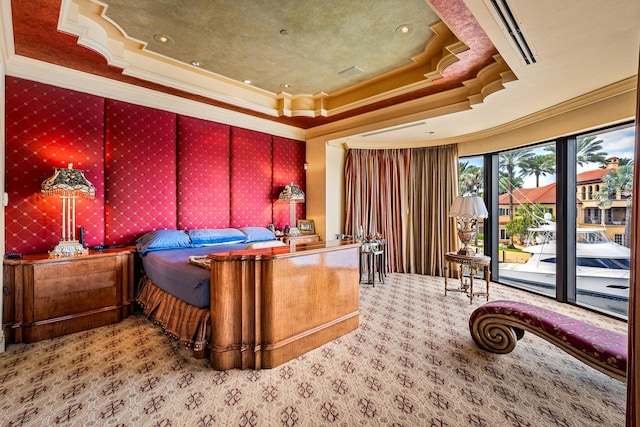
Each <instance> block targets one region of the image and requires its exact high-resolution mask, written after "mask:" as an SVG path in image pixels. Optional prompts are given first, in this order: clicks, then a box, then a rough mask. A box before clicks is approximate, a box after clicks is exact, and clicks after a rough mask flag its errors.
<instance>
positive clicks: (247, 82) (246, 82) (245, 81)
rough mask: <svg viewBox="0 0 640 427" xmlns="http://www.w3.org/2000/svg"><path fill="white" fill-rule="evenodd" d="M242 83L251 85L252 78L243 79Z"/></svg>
mask: <svg viewBox="0 0 640 427" xmlns="http://www.w3.org/2000/svg"><path fill="white" fill-rule="evenodd" d="M242 83H244V84H247V85H250V84H251V80H249V79H245V80H243V81H242Z"/></svg>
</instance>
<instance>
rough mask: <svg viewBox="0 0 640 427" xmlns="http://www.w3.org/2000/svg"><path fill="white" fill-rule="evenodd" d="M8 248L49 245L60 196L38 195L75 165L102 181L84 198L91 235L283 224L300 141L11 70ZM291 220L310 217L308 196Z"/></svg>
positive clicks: (125, 239)
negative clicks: (284, 196) (59, 171)
mask: <svg viewBox="0 0 640 427" xmlns="http://www.w3.org/2000/svg"><path fill="white" fill-rule="evenodd" d="M5 84H6V107H7V108H6V111H7V113H6V119H7V120H6V122H7V129H6V159H5V162H6V191H7V193H8V194H9V206H7V208H6V209H5V228H6V230H5V235H6V242H5V244H6V248H7V251H8V252H22V253H35V252H45V251H48V250H51V249H52V248H53V247H54V246H55V245H56V244H57V243H58V242H59V240H60V237H61V236H60V234H61V204H60V201H59V200H58V199H54V200H51V199H52V198H46V199H45V198H43V197H42V196H41V195H40V185H41V184H42V181H44V180H45V179H46V178H48V177H49V176H51V175H52V174H53V168H54V167H65V166H66V164H67V162H73V163H74V168H75V169H83V170H84V171H85V176H86V177H87V179H88V180H89V181H91V182H92V183H93V184H94V185H95V186H96V198H95V199H93V200H79V201H78V202H77V222H76V224H77V225H78V226H84V227H85V235H86V244H87V246H94V245H97V244H101V243H104V244H107V245H117V244H131V243H133V242H134V240H135V238H136V237H137V236H139V235H141V234H143V233H144V232H146V231H149V230H157V229H165V228H169V229H175V228H216V227H218V228H219V227H228V226H232V227H240V226H245V225H255V226H266V225H267V224H269V223H274V224H276V226H278V227H280V228H282V227H283V226H284V225H285V224H287V223H288V217H289V209H288V205H286V204H283V203H281V202H278V201H277V197H278V194H279V193H280V191H282V189H283V188H284V185H286V184H288V183H290V182H292V181H293V182H295V183H296V184H297V185H299V186H300V188H301V189H302V190H303V191H305V182H304V179H305V173H304V169H303V164H304V157H305V144H304V142H300V141H294V140H290V139H286V138H280V137H272V136H271V135H267V134H264V133H260V132H256V131H250V130H246V129H241V128H231V127H229V126H227V125H221V124H218V123H214V122H208V121H205V120H200V119H194V118H190V117H185V116H177V115H176V114H174V113H168V112H165V111H160V110H156V109H152V108H147V107H141V106H137V105H133V104H128V103H125V102H119V101H113V100H109V99H106V100H105V99H104V98H100V97H96V96H91V95H87V94H83V93H80V92H75V91H71V90H66V89H61V88H57V87H54V86H49V85H46V84H42V83H36V82H32V81H28V80H23V79H18V78H11V77H6V83H5ZM296 212H297V214H296V217H297V218H304V212H305V211H304V204H300V205H297V207H296Z"/></svg>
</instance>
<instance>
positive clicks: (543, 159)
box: [520, 154, 556, 187]
mask: <svg viewBox="0 0 640 427" xmlns="http://www.w3.org/2000/svg"><path fill="white" fill-rule="evenodd" d="M520 169H521V172H520V176H521V177H523V178H525V177H527V176H531V175H534V176H535V177H536V187H540V175H542V176H547V175H553V174H555V173H556V160H555V157H553V156H552V155H550V154H542V155H536V156H533V157H528V158H526V159H522V161H521V162H520Z"/></svg>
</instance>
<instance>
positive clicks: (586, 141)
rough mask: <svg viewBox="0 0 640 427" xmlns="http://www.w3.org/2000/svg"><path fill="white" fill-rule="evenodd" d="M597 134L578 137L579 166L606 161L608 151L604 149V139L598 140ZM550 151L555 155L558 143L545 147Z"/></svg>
mask: <svg viewBox="0 0 640 427" xmlns="http://www.w3.org/2000/svg"><path fill="white" fill-rule="evenodd" d="M596 138H597V136H595V135H592V136H586V137H584V138H579V139H578V146H577V152H576V163H577V164H578V166H584V165H585V164H587V163H602V164H604V163H605V162H606V160H607V159H606V156H607V153H606V152H605V151H601V150H602V140H601V139H598V140H596ZM544 149H545V150H546V151H548V152H549V153H552V154H553V156H554V157H555V154H556V145H555V144H551V145H549V146H547V147H545V148H544Z"/></svg>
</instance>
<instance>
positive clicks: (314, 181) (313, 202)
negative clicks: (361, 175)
mask: <svg viewBox="0 0 640 427" xmlns="http://www.w3.org/2000/svg"><path fill="white" fill-rule="evenodd" d="M306 156H307V162H308V163H309V169H308V170H307V201H306V203H307V206H306V208H307V218H308V219H313V220H314V222H315V226H316V232H317V233H318V234H320V237H321V238H322V240H333V239H335V235H336V234H340V233H342V232H343V227H344V162H345V156H346V151H345V150H344V149H343V148H341V147H334V146H330V145H328V144H327V141H326V139H324V138H315V139H310V140H308V141H307V152H306Z"/></svg>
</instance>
